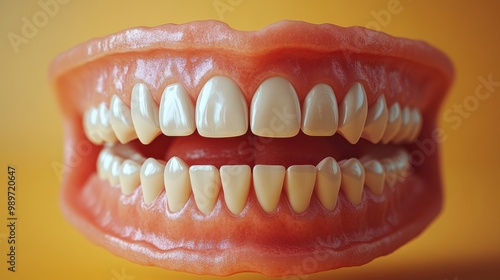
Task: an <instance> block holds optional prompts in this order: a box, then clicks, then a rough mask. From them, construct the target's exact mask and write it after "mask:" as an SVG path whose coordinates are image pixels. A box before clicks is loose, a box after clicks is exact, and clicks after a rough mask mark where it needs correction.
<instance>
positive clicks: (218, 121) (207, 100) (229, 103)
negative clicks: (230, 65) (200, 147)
mask: <svg viewBox="0 0 500 280" xmlns="http://www.w3.org/2000/svg"><path fill="white" fill-rule="evenodd" d="M196 128H197V129H198V133H199V134H200V135H201V136H205V137H234V136H240V135H243V134H245V133H246V132H247V129H248V108H247V104H246V101H245V98H244V97H243V93H242V92H241V90H240V88H239V87H238V85H237V84H236V83H235V82H234V81H233V80H231V79H230V78H228V77H223V76H216V77H213V78H211V79H210V80H208V82H207V83H206V84H205V85H204V86H203V88H202V89H201V92H200V95H199V96H198V100H197V101H196Z"/></svg>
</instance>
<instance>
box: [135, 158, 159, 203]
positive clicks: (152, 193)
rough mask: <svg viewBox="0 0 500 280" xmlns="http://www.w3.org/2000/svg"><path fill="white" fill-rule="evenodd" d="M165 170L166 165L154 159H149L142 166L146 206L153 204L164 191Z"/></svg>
mask: <svg viewBox="0 0 500 280" xmlns="http://www.w3.org/2000/svg"><path fill="white" fill-rule="evenodd" d="M164 169H165V165H164V164H162V163H161V162H159V161H157V160H155V159H154V158H148V159H147V160H146V161H145V162H144V163H143V164H142V167H141V175H140V176H141V186H142V195H143V196H144V202H145V203H146V204H151V203H152V202H153V201H154V200H155V199H156V198H157V197H158V195H159V194H160V192H161V190H162V189H163V171H164Z"/></svg>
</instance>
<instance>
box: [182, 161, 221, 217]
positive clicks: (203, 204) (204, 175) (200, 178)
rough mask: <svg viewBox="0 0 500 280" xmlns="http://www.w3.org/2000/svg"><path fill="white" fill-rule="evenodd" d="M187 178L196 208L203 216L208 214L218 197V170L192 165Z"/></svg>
mask: <svg viewBox="0 0 500 280" xmlns="http://www.w3.org/2000/svg"><path fill="white" fill-rule="evenodd" d="M189 178H190V179H191V186H192V189H193V195H194V201H195V202H196V206H198V209H199V210H200V211H201V212H203V213H204V214H209V213H210V212H212V210H213V209H214V207H215V203H216V202H217V198H218V197H219V191H220V188H221V181H220V175H219V170H217V168H216V167H215V166H213V165H193V166H191V167H190V168H189Z"/></svg>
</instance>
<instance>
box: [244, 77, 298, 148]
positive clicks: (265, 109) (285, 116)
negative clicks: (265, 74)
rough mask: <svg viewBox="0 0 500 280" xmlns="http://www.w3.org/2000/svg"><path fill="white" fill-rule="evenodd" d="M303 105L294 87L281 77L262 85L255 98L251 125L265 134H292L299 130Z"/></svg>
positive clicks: (251, 109) (268, 135) (278, 135)
mask: <svg viewBox="0 0 500 280" xmlns="http://www.w3.org/2000/svg"><path fill="white" fill-rule="evenodd" d="M300 122H301V117H300V104H299V99H298V97H297V94H296V92H295V89H294V88H293V86H292V85H291V84H290V82H288V81H287V80H286V79H284V78H282V77H272V78H269V79H267V80H265V81H264V82H262V84H260V86H259V88H257V91H256V92H255V94H254V96H253V98H252V104H251V107H250V127H251V130H252V132H253V134H255V135H258V136H263V137H277V138H285V137H293V136H295V135H297V133H298V132H299V129H300Z"/></svg>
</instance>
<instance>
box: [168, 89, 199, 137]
mask: <svg viewBox="0 0 500 280" xmlns="http://www.w3.org/2000/svg"><path fill="white" fill-rule="evenodd" d="M160 128H161V131H162V132H163V134H165V135H168V136H187V135H191V134H192V133H193V132H194V130H195V129H196V126H195V124H194V105H193V102H192V101H191V98H190V97H189V95H188V93H187V92H186V90H185V89H184V87H183V86H182V85H180V84H173V85H169V86H167V87H166V88H165V90H163V94H162V96H161V100H160Z"/></svg>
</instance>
